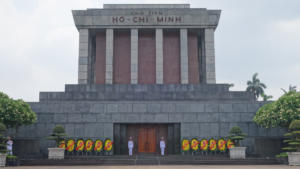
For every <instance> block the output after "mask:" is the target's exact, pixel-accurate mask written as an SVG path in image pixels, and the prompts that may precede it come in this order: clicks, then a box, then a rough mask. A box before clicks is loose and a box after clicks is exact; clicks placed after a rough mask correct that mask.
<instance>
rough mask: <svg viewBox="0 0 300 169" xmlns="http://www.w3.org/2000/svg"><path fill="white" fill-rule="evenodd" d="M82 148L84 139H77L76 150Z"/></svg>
mask: <svg viewBox="0 0 300 169" xmlns="http://www.w3.org/2000/svg"><path fill="white" fill-rule="evenodd" d="M83 149H84V141H83V140H82V139H79V140H77V143H76V151H83Z"/></svg>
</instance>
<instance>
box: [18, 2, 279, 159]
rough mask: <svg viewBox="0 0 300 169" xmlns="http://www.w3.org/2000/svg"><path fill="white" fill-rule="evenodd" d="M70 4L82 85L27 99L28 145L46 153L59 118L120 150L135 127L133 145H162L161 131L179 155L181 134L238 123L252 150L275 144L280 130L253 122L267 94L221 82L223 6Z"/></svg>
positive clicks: (73, 131)
mask: <svg viewBox="0 0 300 169" xmlns="http://www.w3.org/2000/svg"><path fill="white" fill-rule="evenodd" d="M72 13H73V17H74V22H75V26H76V28H77V30H78V32H79V56H78V84H73V85H66V86H65V91H64V92H41V93H40V100H39V102H32V103H30V105H31V106H32V109H33V110H34V111H35V112H37V115H38V122H37V123H36V124H34V125H31V126H27V127H23V128H22V129H21V130H20V132H19V135H18V137H17V140H19V142H20V144H30V145H31V148H30V150H26V153H29V152H30V153H31V154H32V155H41V154H47V147H49V146H51V145H52V144H51V142H49V141H47V140H46V139H45V137H46V136H47V135H49V134H50V133H51V131H52V129H53V127H54V126H55V125H57V124H61V125H63V126H64V127H65V129H66V132H67V134H68V136H70V137H72V138H75V139H76V138H83V139H88V138H90V139H98V138H100V139H102V140H104V139H105V138H111V139H112V140H113V142H114V154H127V152H128V149H127V141H128V137H129V136H133V139H134V142H135V150H134V152H135V153H156V152H158V151H159V139H160V137H161V136H164V137H165V138H166V143H167V151H166V153H167V154H176V153H180V141H181V140H182V139H183V138H188V139H191V138H199V139H201V138H207V139H209V138H216V139H218V138H221V137H224V136H226V135H227V134H228V131H229V129H230V128H231V127H233V126H240V127H241V128H242V130H243V131H244V132H245V133H247V134H248V137H247V139H245V140H244V141H243V145H245V146H247V147H248V150H247V151H248V153H250V154H262V153H266V152H268V153H273V152H274V151H276V150H275V149H276V148H275V149H274V147H276V146H277V144H278V143H280V141H279V140H278V139H277V138H278V136H280V135H281V131H279V129H277V128H275V129H268V130H267V129H264V128H259V127H258V126H257V125H256V124H255V123H253V122H252V118H253V116H254V114H255V113H256V111H257V110H258V108H259V107H260V106H262V105H263V104H264V102H258V101H255V99H254V95H252V94H251V93H248V92H245V91H230V90H229V85H228V84H216V71H215V60H216V57H215V46H214V39H215V38H214V35H215V31H216V29H217V26H218V22H219V18H220V14H221V11H220V10H208V9H205V8H190V5H189V4H164V5H156V4H153V5H150V4H149V5H140V4H135V5H123V4H105V5H104V6H103V8H99V9H87V10H74V11H72ZM74 36H75V35H74ZM66 43H67V42H66ZM220 55H222V54H220ZM62 64H64V63H62ZM231 67H232V66H231ZM22 147H23V149H24V147H26V146H22ZM21 149H22V148H21ZM19 151H23V150H19ZM24 151H25V150H24ZM20 153H21V152H20Z"/></svg>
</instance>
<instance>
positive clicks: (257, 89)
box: [246, 73, 267, 100]
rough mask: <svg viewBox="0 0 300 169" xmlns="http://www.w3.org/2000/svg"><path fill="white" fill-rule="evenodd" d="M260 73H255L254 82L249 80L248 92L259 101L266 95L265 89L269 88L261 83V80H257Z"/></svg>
mask: <svg viewBox="0 0 300 169" xmlns="http://www.w3.org/2000/svg"><path fill="white" fill-rule="evenodd" d="M257 76H258V73H254V75H253V76H252V81H250V80H248V82H247V86H248V87H247V89H246V90H247V91H248V92H251V93H253V94H254V96H255V99H256V100H257V99H258V97H259V96H260V95H262V94H264V93H265V92H264V89H265V88H267V86H266V85H265V84H264V83H261V82H260V80H259V79H258V78H257Z"/></svg>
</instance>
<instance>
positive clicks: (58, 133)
mask: <svg viewBox="0 0 300 169" xmlns="http://www.w3.org/2000/svg"><path fill="white" fill-rule="evenodd" d="M66 136H67V134H66V133H65V129H64V127H63V126H62V125H56V126H55V127H54V128H53V131H52V134H51V135H50V136H49V137H47V138H48V139H49V140H54V141H55V143H56V146H57V147H59V144H60V142H61V141H62V140H64V139H65V138H66Z"/></svg>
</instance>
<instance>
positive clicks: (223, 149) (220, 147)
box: [218, 138, 226, 152]
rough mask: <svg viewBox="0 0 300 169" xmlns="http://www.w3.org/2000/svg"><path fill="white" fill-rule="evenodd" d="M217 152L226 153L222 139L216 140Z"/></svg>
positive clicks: (224, 142)
mask: <svg viewBox="0 0 300 169" xmlns="http://www.w3.org/2000/svg"><path fill="white" fill-rule="evenodd" d="M218 150H219V151H220V152H225V151H226V141H225V140H224V139H223V138H221V139H219V140H218Z"/></svg>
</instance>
